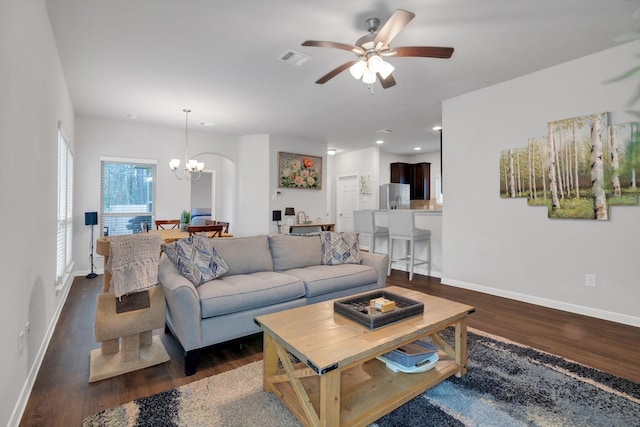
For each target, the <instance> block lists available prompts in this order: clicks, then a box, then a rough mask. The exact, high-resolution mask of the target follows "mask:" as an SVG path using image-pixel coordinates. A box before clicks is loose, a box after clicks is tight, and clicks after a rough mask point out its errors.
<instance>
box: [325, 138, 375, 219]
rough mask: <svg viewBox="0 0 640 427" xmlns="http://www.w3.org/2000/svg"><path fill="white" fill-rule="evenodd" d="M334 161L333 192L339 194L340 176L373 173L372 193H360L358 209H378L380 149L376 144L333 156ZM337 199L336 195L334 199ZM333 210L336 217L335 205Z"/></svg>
mask: <svg viewBox="0 0 640 427" xmlns="http://www.w3.org/2000/svg"><path fill="white" fill-rule="evenodd" d="M332 161H333V172H334V174H335V176H334V177H333V180H332V182H331V188H332V189H333V194H337V193H336V186H337V178H338V177H339V176H344V175H353V174H358V175H359V176H360V177H362V176H363V175H371V193H370V194H360V195H359V198H358V209H378V206H379V204H378V197H379V191H378V189H379V187H380V184H381V182H380V175H379V165H380V149H379V148H378V147H377V146H376V147H370V148H364V149H362V150H357V151H349V152H346V153H342V154H337V155H335V156H333V159H332ZM387 168H388V165H387ZM387 182H388V181H387ZM335 199H336V198H335V197H334V200H335ZM333 210H334V212H333V215H334V217H335V206H333Z"/></svg>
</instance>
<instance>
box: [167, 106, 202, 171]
mask: <svg viewBox="0 0 640 427" xmlns="http://www.w3.org/2000/svg"><path fill="white" fill-rule="evenodd" d="M182 111H184V113H185V126H184V133H185V141H186V148H185V151H184V173H183V174H182V176H180V175H179V174H178V168H179V167H180V159H171V160H170V161H169V167H170V168H171V170H172V171H173V173H174V174H175V175H176V178H178V179H186V180H187V181H196V180H198V179H199V178H200V176H201V175H202V170H203V169H204V163H203V162H199V161H197V160H195V159H189V113H190V112H191V110H189V109H188V108H185V109H183V110H182Z"/></svg>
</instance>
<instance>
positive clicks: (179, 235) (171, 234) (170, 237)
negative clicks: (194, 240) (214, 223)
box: [149, 229, 233, 243]
mask: <svg viewBox="0 0 640 427" xmlns="http://www.w3.org/2000/svg"><path fill="white" fill-rule="evenodd" d="M149 233H151V234H157V235H159V236H160V238H161V239H162V241H163V242H164V243H171V242H175V241H177V240H180V239H186V238H187V237H189V232H188V231H183V230H179V229H172V230H149ZM203 233H205V234H206V235H207V237H213V234H215V233H216V232H215V231H211V232H203ZM218 237H221V238H225V237H233V234H231V233H222V234H221V235H220V236H216V238H218Z"/></svg>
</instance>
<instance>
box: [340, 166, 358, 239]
mask: <svg viewBox="0 0 640 427" xmlns="http://www.w3.org/2000/svg"><path fill="white" fill-rule="evenodd" d="M358 181H359V179H358V174H355V175H343V176H339V177H338V186H337V187H338V191H337V193H338V194H337V197H336V200H337V203H336V212H337V216H338V218H337V222H336V231H353V211H354V210H356V209H358V207H359V200H360V199H359V197H360V188H359V185H358Z"/></svg>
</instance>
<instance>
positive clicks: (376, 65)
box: [367, 55, 385, 73]
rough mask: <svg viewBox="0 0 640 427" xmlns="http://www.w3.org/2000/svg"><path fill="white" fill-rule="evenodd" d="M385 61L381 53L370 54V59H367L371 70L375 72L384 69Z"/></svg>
mask: <svg viewBox="0 0 640 427" xmlns="http://www.w3.org/2000/svg"><path fill="white" fill-rule="evenodd" d="M384 63H385V62H384V61H383V60H382V58H381V57H380V55H370V56H369V59H367V66H368V67H369V70H371V71H373V72H374V73H379V72H380V71H381V70H382V67H383V66H384Z"/></svg>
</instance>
